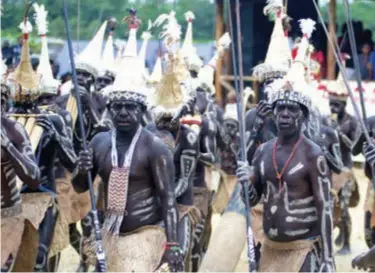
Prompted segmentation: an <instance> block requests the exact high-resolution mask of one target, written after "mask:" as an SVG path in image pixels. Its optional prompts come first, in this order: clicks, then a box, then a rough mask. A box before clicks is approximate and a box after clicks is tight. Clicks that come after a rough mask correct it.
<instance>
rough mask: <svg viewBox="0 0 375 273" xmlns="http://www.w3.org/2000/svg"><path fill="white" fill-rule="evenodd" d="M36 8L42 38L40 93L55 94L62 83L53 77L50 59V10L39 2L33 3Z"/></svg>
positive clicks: (37, 24)
mask: <svg viewBox="0 0 375 273" xmlns="http://www.w3.org/2000/svg"><path fill="white" fill-rule="evenodd" d="M33 7H34V9H35V14H34V18H35V23H36V26H37V29H38V35H39V36H40V39H41V44H42V48H41V52H40V58H39V65H38V69H37V73H38V74H39V75H40V77H41V78H40V86H39V88H40V93H41V94H43V93H45V94H53V95H57V91H58V90H57V89H58V87H59V85H60V82H59V81H58V80H56V79H55V78H54V77H53V74H52V68H51V64H50V60H49V51H48V40H47V32H48V21H47V15H48V12H47V10H46V9H45V8H44V5H38V4H37V3H34V4H33Z"/></svg>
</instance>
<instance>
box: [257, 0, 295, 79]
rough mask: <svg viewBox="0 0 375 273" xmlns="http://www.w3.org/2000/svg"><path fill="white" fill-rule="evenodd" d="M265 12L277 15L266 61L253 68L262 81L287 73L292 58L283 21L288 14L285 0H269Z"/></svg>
mask: <svg viewBox="0 0 375 273" xmlns="http://www.w3.org/2000/svg"><path fill="white" fill-rule="evenodd" d="M263 12H264V14H265V15H275V17H276V18H275V25H274V28H273V31H272V35H271V40H270V43H269V45H268V50H267V55H266V58H265V61H264V63H262V64H259V65H257V66H256V67H254V70H253V76H254V77H255V78H257V79H258V80H259V81H261V82H263V81H265V80H267V79H270V78H278V77H282V76H284V75H286V73H287V71H288V69H289V67H290V63H291V59H292V57H291V52H290V49H289V41H288V37H287V34H286V32H285V31H284V29H283V23H282V20H283V18H284V17H285V16H287V15H286V14H285V11H284V7H283V1H282V0H268V1H267V5H266V7H265V8H264V10H263Z"/></svg>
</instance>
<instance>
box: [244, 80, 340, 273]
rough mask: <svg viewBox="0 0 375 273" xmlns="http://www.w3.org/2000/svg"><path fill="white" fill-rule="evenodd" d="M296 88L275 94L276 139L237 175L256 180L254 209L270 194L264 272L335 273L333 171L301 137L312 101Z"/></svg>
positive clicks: (252, 186) (266, 201)
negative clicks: (332, 206) (332, 239)
mask: <svg viewBox="0 0 375 273" xmlns="http://www.w3.org/2000/svg"><path fill="white" fill-rule="evenodd" d="M293 88H296V86H294V87H292V86H291V85H290V84H289V83H287V84H286V85H285V86H284V87H283V88H282V89H280V90H279V91H277V92H275V93H274V94H273V96H272V100H271V102H272V108H273V111H274V114H275V116H276V124H277V127H278V135H277V138H276V139H274V140H271V141H268V142H266V143H264V144H262V145H261V146H260V147H259V148H258V150H257V152H256V153H255V155H254V160H253V162H252V166H253V167H252V168H250V167H249V166H248V165H247V164H246V163H242V162H240V163H239V165H240V167H239V169H238V171H237V176H238V178H239V181H240V182H241V183H244V182H248V181H249V179H251V181H252V183H251V184H250V187H249V189H248V191H249V201H250V204H251V205H252V206H254V205H256V203H257V202H258V201H259V200H260V198H261V196H262V194H265V198H264V221H263V229H264V233H265V235H266V238H265V239H264V246H263V251H262V256H261V258H260V263H259V267H260V271H262V272H279V271H288V272H306V271H309V272H318V271H328V272H331V271H333V270H335V265H334V260H333V256H332V243H331V235H332V234H331V233H332V216H331V207H330V184H331V181H330V170H329V168H328V165H327V163H326V159H325V157H324V155H323V153H322V151H321V149H320V148H319V146H317V145H316V144H314V143H313V142H311V141H310V140H308V139H307V138H306V137H305V136H304V135H303V134H302V133H301V127H302V123H303V122H304V121H306V119H307V118H308V114H309V109H310V104H311V102H310V99H309V98H308V97H307V96H305V95H303V94H302V93H300V92H298V91H296V90H294V89H293ZM299 88H301V90H303V88H304V87H303V86H299ZM270 169H274V171H273V172H266V171H265V170H270ZM286 250H287V251H286Z"/></svg>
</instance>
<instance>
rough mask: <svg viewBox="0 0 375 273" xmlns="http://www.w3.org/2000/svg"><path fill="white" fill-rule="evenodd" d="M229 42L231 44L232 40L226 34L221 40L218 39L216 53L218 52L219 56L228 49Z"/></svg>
mask: <svg viewBox="0 0 375 273" xmlns="http://www.w3.org/2000/svg"><path fill="white" fill-rule="evenodd" d="M231 42H232V39H231V38H230V36H229V33H228V32H226V33H224V35H223V36H221V38H220V39H219V41H218V43H217V51H218V52H219V54H221V53H222V52H224V50H226V49H228V48H229V46H230V43H231Z"/></svg>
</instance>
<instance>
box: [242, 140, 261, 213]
mask: <svg viewBox="0 0 375 273" xmlns="http://www.w3.org/2000/svg"><path fill="white" fill-rule="evenodd" d="M263 146H264V145H262V146H261V147H260V148H259V149H258V150H257V151H256V152H255V155H254V160H253V162H252V165H251V166H249V164H248V163H247V162H241V161H238V162H237V166H238V168H237V171H236V175H237V179H238V182H240V183H241V184H242V185H246V184H248V185H249V187H248V189H247V190H248V194H249V203H250V206H252V207H253V206H255V205H256V204H258V202H259V201H260V199H261V196H262V193H263V184H262V180H261V176H260V175H261V174H260V167H259V166H260V165H259V163H260V157H261V150H262V149H263ZM244 190H245V189H244ZM244 190H243V191H242V195H241V196H242V199H245V192H244ZM243 201H244V202H245V200H243Z"/></svg>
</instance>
